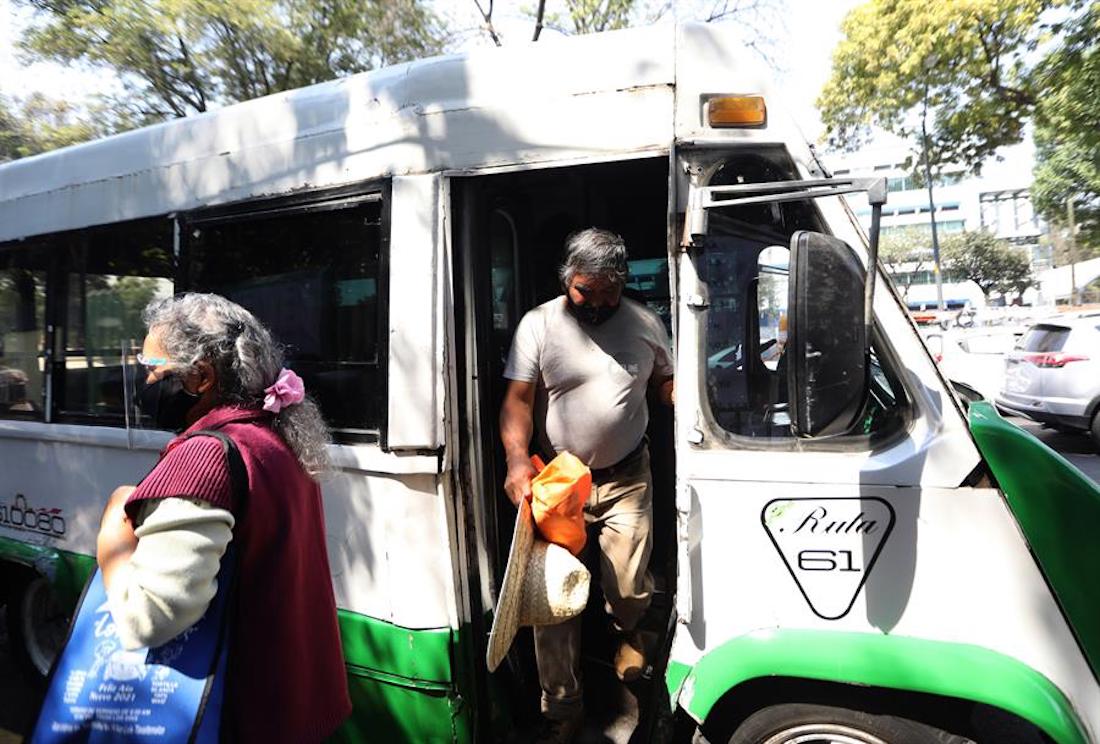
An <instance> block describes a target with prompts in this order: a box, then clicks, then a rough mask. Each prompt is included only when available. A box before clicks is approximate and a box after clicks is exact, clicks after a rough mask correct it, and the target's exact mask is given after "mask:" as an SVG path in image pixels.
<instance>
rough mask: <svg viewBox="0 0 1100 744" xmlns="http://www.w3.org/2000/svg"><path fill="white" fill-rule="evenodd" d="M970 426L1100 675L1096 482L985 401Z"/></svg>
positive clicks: (976, 406)
mask: <svg viewBox="0 0 1100 744" xmlns="http://www.w3.org/2000/svg"><path fill="white" fill-rule="evenodd" d="M970 430H971V431H972V432H973V433H974V439H975V441H977V443H978V448H979V449H980V450H981V452H982V455H983V456H984V457H985V459H986V462H988V463H989V467H990V469H991V470H992V471H993V475H994V477H995V478H996V479H997V483H998V484H1000V486H1001V490H1002V491H1004V494H1005V499H1006V500H1007V501H1008V505H1009V507H1010V508H1011V509H1012V513H1013V515H1014V516H1015V517H1016V521H1017V522H1018V523H1019V525H1020V529H1021V530H1022V531H1023V533H1024V537H1025V538H1027V542H1028V545H1029V546H1031V550H1032V552H1033V553H1034V554H1035V557H1036V558H1037V559H1038V561H1039V567H1040V568H1041V569H1042V571H1043V574H1044V575H1045V576H1046V578H1047V581H1049V582H1050V586H1051V588H1052V589H1053V590H1054V596H1055V597H1057V598H1058V602H1059V603H1060V604H1061V606H1062V610H1063V611H1064V612H1065V613H1066V617H1067V619H1068V620H1069V623H1070V626H1071V627H1072V628H1073V632H1074V633H1075V634H1076V636H1077V640H1078V642H1079V643H1080V644H1081V647H1082V649H1083V650H1084V652H1085V657H1086V658H1087V660H1088V662H1089V665H1090V666H1091V667H1092V671H1093V673H1094V674H1097V675H1100V622H1098V621H1097V618H1100V592H1098V591H1097V590H1096V585H1097V577H1096V568H1097V567H1098V566H1100V540H1097V539H1096V528H1097V525H1100V487H1098V486H1097V485H1096V484H1095V483H1093V482H1092V481H1091V480H1090V479H1089V478H1087V477H1086V476H1085V475H1084V473H1082V472H1081V471H1080V470H1078V469H1077V468H1075V467H1074V466H1073V464H1072V463H1070V462H1069V461H1068V460H1066V459H1065V458H1064V457H1062V456H1061V455H1059V454H1058V453H1057V452H1055V451H1054V450H1052V449H1050V448H1049V447H1047V446H1046V445H1045V444H1043V443H1042V442H1040V441H1039V440H1038V439H1036V438H1035V437H1033V436H1032V435H1031V434H1029V433H1027V432H1026V431H1024V430H1023V429H1021V428H1020V427H1018V426H1014V425H1012V424H1010V423H1008V422H1007V421H1005V420H1004V419H1003V418H1001V416H1000V414H998V413H997V411H996V409H995V408H994V407H993V406H992V405H990V404H989V403H986V402H980V403H972V404H971V405H970Z"/></svg>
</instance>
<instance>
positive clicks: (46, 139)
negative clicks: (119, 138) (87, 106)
mask: <svg viewBox="0 0 1100 744" xmlns="http://www.w3.org/2000/svg"><path fill="white" fill-rule="evenodd" d="M101 113H102V112H98V111H93V112H88V111H84V110H82V109H80V108H79V107H77V106H75V105H73V104H71V103H69V102H67V101H60V100H57V99H52V98H47V97H46V96H44V95H42V94H40V93H35V94H34V95H32V96H30V97H29V98H28V99H27V100H26V101H22V102H20V101H13V100H10V99H7V98H4V97H3V96H0V161H3V160H15V159H16V158H25V157H28V156H30V155H37V154H38V153H40V152H46V151H47V150H55V149H57V148H59V147H66V146H68V145H73V144H76V143H77V142H84V141H86V140H90V139H95V138H96V137H102V136H103V135H104V134H107V133H108V132H109V131H110V126H105V125H104V124H103V122H104V121H105V119H104V117H103V116H101V115H97V114H101ZM97 122H98V123H97Z"/></svg>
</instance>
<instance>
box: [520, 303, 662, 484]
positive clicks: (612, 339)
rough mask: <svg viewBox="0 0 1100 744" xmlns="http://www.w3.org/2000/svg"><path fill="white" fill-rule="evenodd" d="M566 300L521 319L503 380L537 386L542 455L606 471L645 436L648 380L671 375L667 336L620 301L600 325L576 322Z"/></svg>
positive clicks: (650, 316)
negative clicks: (565, 455)
mask: <svg viewBox="0 0 1100 744" xmlns="http://www.w3.org/2000/svg"><path fill="white" fill-rule="evenodd" d="M565 303H566V299H565V296H564V295H563V296H560V297H555V298H554V299H552V300H550V301H549V302H545V303H543V304H542V305H539V306H538V307H536V308H534V309H533V310H531V311H530V312H528V313H527V314H526V315H524V316H523V319H522V320H521V321H520V323H519V327H518V328H516V335H515V338H514V339H513V340H512V351H511V353H510V354H509V355H508V364H507V366H505V368H504V376H505V377H507V378H508V379H509V380H519V381H522V382H534V383H537V387H536V395H535V422H536V424H537V425H538V428H539V432H540V439H541V441H540V444H541V447H542V450H543V451H544V452H545V453H546V454H551V453H558V452H562V451H564V450H569V451H570V452H572V453H573V454H574V455H576V456H577V457H579V458H580V459H581V460H582V461H584V462H585V463H587V464H588V465H589V467H593V468H606V467H608V466H609V465H614V464H615V463H617V462H619V461H620V460H622V459H623V458H624V457H625V456H626V455H628V454H630V452H631V450H633V449H634V448H635V447H637V446H638V443H639V442H641V440H642V437H643V436H644V435H645V430H646V425H647V424H648V423H649V410H648V409H647V408H646V388H647V387H648V385H649V380H650V378H652V377H654V376H656V377H658V378H663V377H669V376H671V375H672V369H673V368H672V356H671V354H670V352H669V348H670V344H669V341H668V334H667V333H666V332H665V327H664V324H663V323H661V319H660V318H659V317H657V314H656V313H654V312H653V311H652V310H650V309H649V308H647V307H646V306H645V305H641V304H639V303H637V302H634V301H633V300H631V299H628V298H626V297H623V298H622V300H621V306H620V307H619V310H618V311H617V312H616V313H615V314H614V315H612V316H611V317H610V318H609V319H608V320H607V321H606V322H604V323H603V324H602V325H598V326H596V325H588V324H584V323H581V322H579V321H578V320H577V319H576V318H575V317H573V315H572V314H571V313H570V312H569V310H568V309H567V308H566V305H565Z"/></svg>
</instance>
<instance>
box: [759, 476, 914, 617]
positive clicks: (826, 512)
mask: <svg viewBox="0 0 1100 744" xmlns="http://www.w3.org/2000/svg"><path fill="white" fill-rule="evenodd" d="M760 521H761V523H762V524H763V525H764V529H765V530H766V531H767V533H768V537H769V538H771V541H772V544H773V545H774V546H775V549H776V550H777V551H779V555H780V557H781V558H782V559H783V563H784V564H785V565H786V567H787V571H789V572H790V574H791V578H793V579H794V582H795V584H796V585H797V586H798V590H799V591H800V592H802V596H803V597H804V598H805V599H806V602H807V603H808V604H809V605H810V609H811V610H812V611H813V613H814V614H815V615H817V616H818V617H820V618H822V619H823V620H839V619H840V618H842V617H844V616H845V615H847V614H848V612H849V611H850V610H851V609H852V605H854V604H855V601H856V597H857V596H859V590H860V589H862V588H863V585H864V584H865V583H866V582H867V577H868V576H869V575H870V574H871V569H873V568H874V567H875V562H876V561H877V560H878V557H879V553H881V552H882V547H883V546H884V545H885V544H886V540H887V539H888V538H889V537H890V532H891V530H893V529H894V508H893V507H892V506H890V503H889V502H888V501H886V500H885V499H881V498H878V497H877V496H857V497H836V498H792V499H773V500H772V501H769V502H768V503H767V504H765V505H764V510H763V511H762V512H761V514H760Z"/></svg>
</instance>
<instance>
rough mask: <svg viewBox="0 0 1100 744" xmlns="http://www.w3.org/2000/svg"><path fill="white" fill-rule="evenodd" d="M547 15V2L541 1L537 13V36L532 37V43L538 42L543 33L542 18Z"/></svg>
mask: <svg viewBox="0 0 1100 744" xmlns="http://www.w3.org/2000/svg"><path fill="white" fill-rule="evenodd" d="M545 14H546V0H539V7H538V10H536V11H535V35H534V36H532V37H531V41H538V40H539V34H541V33H542V18H543V16H544V15H545Z"/></svg>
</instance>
